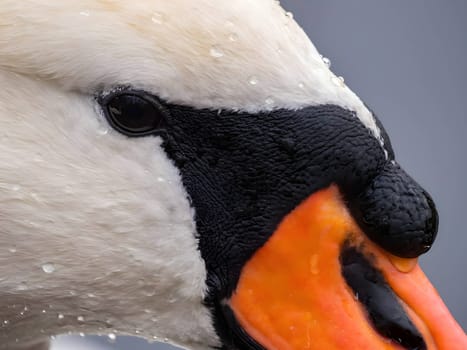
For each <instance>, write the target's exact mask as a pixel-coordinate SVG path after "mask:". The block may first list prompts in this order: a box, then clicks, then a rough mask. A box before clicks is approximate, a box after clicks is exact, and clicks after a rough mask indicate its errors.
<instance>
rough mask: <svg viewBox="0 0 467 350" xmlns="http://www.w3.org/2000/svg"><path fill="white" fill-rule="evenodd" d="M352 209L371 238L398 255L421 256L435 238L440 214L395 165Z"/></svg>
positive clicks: (362, 194) (429, 199) (381, 175)
mask: <svg viewBox="0 0 467 350" xmlns="http://www.w3.org/2000/svg"><path fill="white" fill-rule="evenodd" d="M350 209H351V211H352V214H353V216H354V217H355V219H356V220H357V222H358V224H359V225H360V227H361V228H362V229H363V230H364V232H365V233H366V234H367V235H368V237H369V238H370V239H371V240H372V241H373V242H375V243H377V244H378V245H380V246H381V247H382V248H383V249H385V250H386V251H388V252H389V253H391V254H394V255H396V256H399V257H403V258H415V257H418V256H419V255H421V254H423V253H425V252H427V251H428V250H429V249H430V248H431V246H432V244H433V242H434V240H435V238H436V234H437V231H438V213H437V211H436V207H435V204H434V202H433V200H432V199H431V197H430V195H429V194H428V193H427V192H426V191H425V190H424V189H423V188H422V187H420V185H418V184H417V183H416V182H415V181H414V180H413V179H412V178H411V177H410V176H409V175H407V173H405V171H404V170H402V169H401V168H400V167H399V166H398V165H396V164H392V163H388V164H387V165H386V166H385V167H384V168H383V171H382V172H380V174H379V175H378V176H376V177H375V178H374V179H373V181H372V182H371V183H370V184H369V185H368V186H367V187H366V189H365V190H364V191H363V192H362V193H361V194H360V195H359V196H357V199H356V200H355V201H352V203H350Z"/></svg>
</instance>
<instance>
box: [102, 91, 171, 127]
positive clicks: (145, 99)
mask: <svg viewBox="0 0 467 350" xmlns="http://www.w3.org/2000/svg"><path fill="white" fill-rule="evenodd" d="M100 103H101V105H102V108H103V110H104V114H105V116H106V118H107V120H108V121H109V124H110V125H111V126H112V127H113V128H114V129H116V130H117V131H119V132H121V133H123V134H125V135H128V136H144V135H148V134H152V133H154V132H156V131H158V130H159V129H160V128H161V127H162V125H163V123H164V119H165V117H166V115H167V111H166V109H165V108H164V106H163V105H162V104H161V103H160V102H159V101H158V100H157V99H156V98H154V97H152V96H150V95H147V94H145V93H142V92H134V91H122V92H117V93H114V94H110V95H109V96H106V97H104V98H103V99H102V100H101V101H100Z"/></svg>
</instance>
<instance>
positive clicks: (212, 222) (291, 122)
mask: <svg viewBox="0 0 467 350" xmlns="http://www.w3.org/2000/svg"><path fill="white" fill-rule="evenodd" d="M132 93H139V94H143V95H147V94H146V93H145V92H142V91H132ZM150 98H152V99H155V97H154V96H150ZM158 105H162V106H163V107H162V108H163V109H164V118H165V120H164V121H163V122H161V125H163V127H162V129H161V128H156V129H154V134H159V135H161V136H162V138H163V140H164V144H163V146H164V148H165V150H166V152H167V154H168V156H169V157H170V158H171V159H172V160H173V161H174V163H175V165H176V166H177V168H178V169H179V170H180V173H181V175H182V180H183V184H184V186H185V188H186V190H187V192H188V194H189V197H190V200H191V202H192V205H193V207H194V208H195V213H196V218H195V219H196V225H197V232H198V235H199V249H200V251H201V255H202V258H203V259H204V261H205V264H206V268H207V273H208V276H207V286H208V290H209V295H208V297H207V299H206V304H207V305H208V306H209V307H211V308H212V310H213V312H214V314H215V319H216V323H217V324H216V327H217V330H218V333H219V334H220V335H221V337H222V339H223V341H224V342H225V345H224V347H225V349H237V348H238V349H261V347H255V346H251V345H249V344H248V342H245V340H242V339H240V338H241V337H238V336H237V335H236V334H238V332H232V331H231V330H228V329H227V328H229V327H232V322H230V321H228V320H227V319H228V317H229V316H228V315H226V312H225V308H223V306H222V305H223V304H222V302H223V301H224V300H226V299H228V298H229V297H230V295H231V293H232V292H233V291H234V290H235V287H236V285H237V282H238V279H239V276H240V272H241V270H242V268H243V266H244V265H245V263H246V262H247V261H248V260H249V259H250V258H251V257H252V255H253V254H254V253H255V252H256V251H257V250H258V248H260V247H261V246H262V245H263V244H264V243H265V242H266V241H267V240H268V238H269V237H270V236H271V235H272V234H273V233H274V232H275V230H276V228H277V226H278V224H279V223H280V222H281V221H282V219H283V218H284V217H285V216H286V215H287V214H288V213H290V212H291V211H292V210H293V209H294V208H295V207H297V206H298V205H299V204H300V203H301V202H302V201H303V200H305V199H306V198H307V197H309V196H310V195H312V194H313V193H315V192H316V191H318V190H320V189H324V188H327V187H328V186H330V185H331V184H337V185H338V187H339V189H340V191H341V193H342V194H343V196H344V198H345V201H346V202H347V204H348V206H349V208H350V210H351V212H352V214H353V215H354V217H355V219H356V220H357V222H358V224H359V225H360V226H361V227H362V229H363V230H364V232H368V233H367V234H368V236H369V237H370V239H372V240H373V241H374V242H376V243H377V244H379V245H380V246H381V247H383V248H384V249H386V250H387V251H389V252H391V253H392V254H395V255H399V256H418V255H419V254H421V253H423V252H425V251H426V250H427V247H429V246H431V244H432V243H433V240H434V238H435V234H436V222H437V219H436V210H435V208H434V206H433V204H432V201H431V199H429V197H428V196H427V195H426V193H425V192H424V191H423V189H421V188H420V187H419V186H418V185H417V184H416V183H415V182H414V181H413V180H411V179H410V178H409V177H408V176H407V175H406V174H405V173H404V172H403V171H402V170H401V169H400V168H399V167H398V166H397V165H395V163H393V162H391V160H392V157H393V156H392V155H393V151H392V149H391V145H390V142H389V140H388V139H387V138H386V140H385V148H386V150H387V152H388V154H389V155H390V156H389V159H386V156H385V154H384V151H383V149H382V147H381V145H380V143H379V141H378V140H377V139H376V138H375V137H374V136H373V135H372V134H371V133H370V131H369V130H368V129H367V128H366V127H365V126H364V125H363V124H362V123H361V122H360V120H359V119H358V118H357V116H356V115H355V114H354V113H353V112H351V111H348V110H346V109H343V108H341V107H339V106H335V105H320V106H313V107H308V108H304V109H301V110H298V111H290V110H276V111H273V112H263V113H257V114H248V113H236V112H228V111H212V110H198V109H194V108H190V107H184V106H179V105H171V104H167V103H163V102H160V101H158ZM104 110H105V109H104ZM382 131H383V134H384V135H385V132H384V130H382ZM146 134H147V132H146V133H145V134H144V135H146ZM129 135H130V136H139V135H135V134H129Z"/></svg>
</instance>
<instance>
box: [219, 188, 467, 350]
mask: <svg viewBox="0 0 467 350" xmlns="http://www.w3.org/2000/svg"><path fill="white" fill-rule="evenodd" d="M346 249H347V251H350V252H358V254H360V255H358V254H357V256H360V257H363V260H364V261H365V264H367V265H368V264H369V265H368V266H370V265H371V266H370V267H371V268H372V269H373V270H374V271H376V272H375V273H376V274H377V275H378V276H380V277H381V280H383V283H382V285H379V283H380V282H381V281H375V280H373V278H372V277H371V276H370V277H369V276H367V275H366V273H362V274H359V273H358V271H359V270H358V268H360V267H361V266H360V265H358V263H357V264H356V265H355V266H356V267H357V270H352V269H351V272H350V275H349V274H347V275H346V268H347V267H349V266H350V268H352V266H354V265H352V264H353V263H352V261H350V262H349V261H346V258H345V257H344V258H343V252H344V251H346ZM350 260H352V259H350ZM357 260H358V259H357ZM346 264H347V265H346ZM365 264H364V265H365ZM346 266H347V267H346ZM368 266H367V267H368ZM356 271H357V272H356ZM352 274H353V275H352ZM362 275H363V276H362ZM366 279H369V280H370V281H366ZM349 280H350V283H349ZM359 281H360V282H361V283H360V282H359ZM362 281H363V282H362ZM353 282H355V283H353ZM366 282H368V283H367V284H365V283H366ZM359 283H360V284H362V283H363V284H362V286H363V287H361V288H362V289H361V295H359V291H358V288H360V287H358V286H354V285H353V284H359ZM375 283H376V284H375ZM366 286H369V287H371V288H369V289H372V288H373V289H372V290H373V291H374V290H376V292H374V293H375V295H372V294H371V291H370V290H369V289H368V288H366ZM356 288H357V289H356ZM368 293H370V294H368ZM381 293H383V294H384V293H386V294H384V295H390V296H391V298H392V299H391V298H390V299H391V300H392V304H391V303H390V304H391V305H390V306H389V307H386V308H384V307H382V309H383V311H384V310H386V312H387V313H389V314H387V315H383V314H380V313H378V312H376V316H375V315H374V312H373V314H372V311H371V310H369V309H368V308H369V307H370V308H371V307H376V308H377V309H378V308H379V307H380V305H376V306H375V305H373V306H372V303H373V304H375V300H376V301H377V299H378V295H381ZM388 293H389V294H388ZM362 296H363V297H364V299H365V300H361V298H362ZM373 297H374V298H373ZM372 298H373V299H372ZM381 301H383V302H382V304H385V303H386V299H384V300H381ZM228 305H229V306H230V308H231V309H232V311H233V313H234V315H235V317H236V319H237V321H238V323H239V324H240V325H241V326H242V328H243V329H244V330H245V331H246V332H247V333H248V334H249V335H250V336H251V337H252V338H253V339H254V340H255V341H256V342H257V343H259V344H260V345H262V346H263V347H264V348H266V349H268V350H299V349H300V350H302V349H318V350H322V349H339V350H342V349H349V350H355V349H359V350H364V349H368V350H374V349H419V350H422V349H429V350H432V349H433V350H434V349H438V350H456V349H458V350H465V349H467V337H466V335H465V333H464V332H463V330H462V328H461V327H460V326H459V325H458V324H457V323H456V321H455V320H454V319H453V317H452V316H451V315H450V313H449V311H448V310H447V308H446V306H445V305H444V303H443V302H442V300H441V299H440V297H439V296H438V294H437V292H436V290H435V289H434V288H433V286H432V285H431V284H430V282H429V281H428V279H427V278H426V276H425V275H424V273H423V272H422V270H421V269H420V267H419V266H418V263H417V260H416V259H401V258H396V257H393V256H390V255H389V254H388V253H386V252H385V251H383V250H382V249H381V248H379V247H378V246H377V245H375V244H374V243H372V242H371V241H370V240H369V239H368V238H367V237H366V236H365V234H364V233H363V232H362V231H361V230H360V229H359V227H358V226H357V224H356V223H355V221H354V220H353V218H352V217H351V215H350V214H349V212H348V210H347V209H346V206H345V204H344V202H343V200H342V198H341V196H340V193H339V191H338V189H337V187H335V186H331V187H330V188H328V189H326V190H322V191H320V192H317V193H315V194H314V195H312V196H311V197H309V198H308V199H307V200H305V201H304V202H303V203H302V204H301V205H300V206H298V207H297V208H296V209H295V210H294V211H293V212H291V213H290V214H289V215H288V216H287V217H285V219H284V220H283V221H282V223H281V224H280V225H279V227H278V229H277V230H276V232H275V233H274V234H273V235H272V236H271V238H270V239H269V240H268V242H267V243H266V244H265V245H264V246H263V247H262V248H261V249H260V250H258V251H257V252H256V253H255V255H254V256H253V257H252V258H251V259H250V260H249V262H248V263H247V264H246V265H245V266H244V268H243V270H242V273H241V276H240V279H239V282H238V285H237V288H236V290H235V292H234V293H233V295H232V297H231V299H230V300H229V301H228ZM369 305H370V306H369ZM380 309H381V308H380ZM378 310H379V309H378ZM378 310H377V311H378ZM373 311H374V310H373ZM393 311H394V312H393ZM400 312H402V314H401V315H399V314H398V313H400ZM383 313H384V312H383ZM391 313H392V314H391ZM394 313H396V314H394ZM399 316H400V317H399ZM384 317H386V318H389V319H390V320H394V319H395V322H396V323H397V322H399V321H400V319H403V318H404V317H405V318H406V324H409V326H410V325H411V327H412V328H413V329H414V330H415V333H416V334H410V335H407V334H406V333H407V332H409V331H407V330H402V331H401V330H400V329H399V330H397V331H395V333H394V332H393V330H392V329H391V327H389V329H387V330H386V331H385V330H384V329H383V330H381V327H380V328H378V326H375V325H376V324H377V323H378V321H379V318H381V319H383V318H384ZM399 318H400V319H399ZM401 322H402V321H401ZM383 323H384V322H383ZM402 323H404V322H402ZM385 324H387V322H386V323H385ZM383 328H384V327H383ZM409 328H410V327H409ZM401 332H402V333H401ZM404 332H405V333H404ZM399 333H400V334H401V335H400V336H399ZM409 333H410V332H409ZM414 339H415V342H414ZM411 342H412V343H411Z"/></svg>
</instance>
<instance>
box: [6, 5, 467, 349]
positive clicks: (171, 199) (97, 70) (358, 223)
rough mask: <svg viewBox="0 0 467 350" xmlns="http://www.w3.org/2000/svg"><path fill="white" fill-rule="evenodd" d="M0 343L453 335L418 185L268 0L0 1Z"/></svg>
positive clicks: (316, 344)
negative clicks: (429, 262) (78, 337)
mask: <svg viewBox="0 0 467 350" xmlns="http://www.w3.org/2000/svg"><path fill="white" fill-rule="evenodd" d="M0 18H1V20H0V81H1V86H2V89H0V130H1V132H0V164H1V166H0V245H1V246H2V247H3V249H2V250H1V251H0V261H2V262H3V264H1V266H0V276H1V277H0V295H1V300H2V302H1V305H0V315H1V320H2V324H1V328H0V349H13V350H26V349H27V350H42V349H47V347H48V342H47V339H48V337H49V336H51V335H54V334H63V333H69V332H71V333H84V334H108V335H109V336H110V337H115V335H116V334H131V335H137V336H140V337H144V338H146V339H149V340H165V341H167V342H170V343H173V344H176V345H179V346H181V347H184V348H188V349H194V350H197V349H207V348H222V349H226V350H227V349H307V348H308V349H323V348H327V349H343V348H347V349H356V348H358V349H365V348H367V349H374V348H381V349H400V348H401V347H402V348H405V349H415V348H416V349H435V348H437V349H450V350H452V349H465V348H466V347H467V340H466V337H465V334H464V333H463V331H462V329H461V328H460V327H459V326H458V325H457V323H456V322H455V320H454V319H453V318H452V317H451V316H450V315H449V312H448V311H447V309H446V308H445V306H444V304H443V303H442V301H441V300H439V297H437V295H436V292H435V291H434V289H433V287H431V285H430V284H429V282H428V281H427V279H426V277H425V276H424V275H423V273H422V272H421V270H420V268H419V267H418V265H417V261H416V258H417V257H418V256H419V255H420V254H422V253H424V252H426V251H427V250H428V249H429V248H430V247H431V245H432V243H433V241H434V238H435V236H436V230H437V213H436V208H435V206H434V203H433V201H432V200H431V198H430V196H429V195H428V194H427V193H426V191H424V190H423V189H422V188H421V187H420V186H419V185H418V184H417V183H416V182H415V181H414V180H413V179H411V178H410V176H409V175H407V174H406V173H405V172H404V171H403V169H401V168H400V166H399V165H398V164H397V162H396V160H395V157H394V152H393V151H392V148H391V144H390V140H389V138H388V135H387V134H386V132H385V131H384V128H383V126H382V125H381V123H380V122H379V121H378V119H377V118H376V116H375V115H374V114H373V113H372V112H371V111H370V110H369V109H368V108H367V107H366V106H365V104H364V103H363V102H362V101H361V100H360V99H359V98H358V97H357V96H356V95H355V94H354V93H353V92H352V91H351V90H350V88H349V87H348V86H346V85H345V84H344V82H343V81H342V79H340V78H339V77H337V76H335V75H334V74H333V73H332V72H331V71H330V70H329V67H328V66H327V62H326V60H323V59H322V58H321V56H320V55H319V53H318V51H317V50H316V48H315V47H314V46H313V44H312V43H311V42H310V40H309V39H308V37H307V36H306V35H305V34H304V32H303V31H302V30H301V28H300V27H299V26H298V25H297V24H296V22H295V21H294V20H293V18H292V16H291V15H290V14H289V13H287V12H285V11H284V10H283V9H282V8H281V7H280V5H279V4H278V2H277V1H273V0H256V1H255V2H251V1H247V0H233V1H211V0H198V1H196V2H190V1H186V0H171V1H162V0H151V1H150V0H141V1H139V2H127V1H123V0H80V1H77V0H71V1H68V2H63V1H58V0H51V1H47V2H38V1H35V0H24V1H21V2H17V1H13V0H3V1H2V3H1V4H0Z"/></svg>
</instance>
